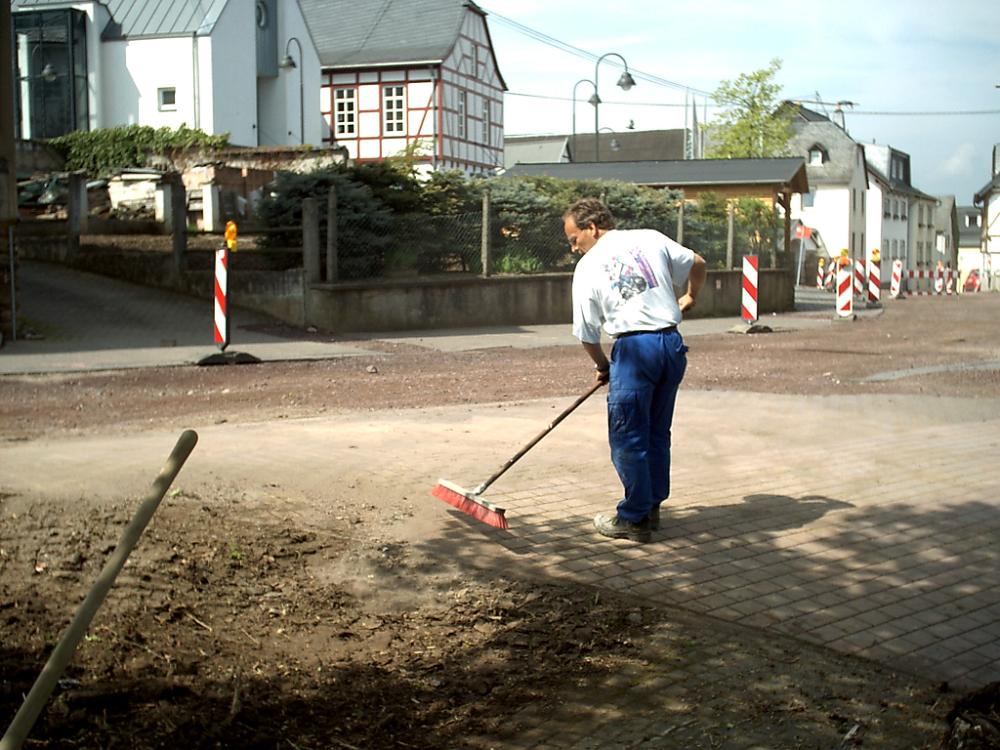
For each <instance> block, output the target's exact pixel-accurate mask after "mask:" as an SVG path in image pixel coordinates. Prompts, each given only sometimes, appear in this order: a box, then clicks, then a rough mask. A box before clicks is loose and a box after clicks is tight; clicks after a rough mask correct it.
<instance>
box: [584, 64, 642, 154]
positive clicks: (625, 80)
mask: <svg viewBox="0 0 1000 750" xmlns="http://www.w3.org/2000/svg"><path fill="white" fill-rule="evenodd" d="M612 56H613V57H617V58H618V59H619V60H621V61H622V65H624V66H625V72H624V73H622V74H621V76H620V77H619V78H618V86H619V88H621V89H622V90H623V91H628V90H629V89H630V88H632V87H633V86H635V79H634V78H632V76H631V74H630V73H629V72H628V63H627V62H625V58H624V57H622V56H621V55H619V54H618V53H617V52H607V53H605V54H603V55H601V56H600V57H599V58H597V62H596V63H595V64H594V98H595V99H596V100H597V101H596V102H594V161H600V160H601V146H600V138H599V137H598V135H599V133H600V127H599V125H600V122H599V121H598V115H599V112H598V105H599V104H600V103H601V99H600V97H599V96H597V69H598V68H599V67H600V66H601V61H602V60H604V58H605V57H612Z"/></svg>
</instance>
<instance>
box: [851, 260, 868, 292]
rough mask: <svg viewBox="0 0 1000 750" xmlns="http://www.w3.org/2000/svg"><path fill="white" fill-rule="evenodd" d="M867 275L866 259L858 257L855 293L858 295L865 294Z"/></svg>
mask: <svg viewBox="0 0 1000 750" xmlns="http://www.w3.org/2000/svg"><path fill="white" fill-rule="evenodd" d="M866 275H867V274H865V261H864V259H863V258H858V259H857V260H856V261H854V294H855V296H857V297H864V296H865V286H866V283H865V282H866Z"/></svg>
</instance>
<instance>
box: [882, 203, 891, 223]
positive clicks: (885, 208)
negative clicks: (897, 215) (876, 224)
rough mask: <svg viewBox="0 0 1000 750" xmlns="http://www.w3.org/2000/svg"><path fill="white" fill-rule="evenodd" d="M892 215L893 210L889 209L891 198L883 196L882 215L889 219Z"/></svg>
mask: <svg viewBox="0 0 1000 750" xmlns="http://www.w3.org/2000/svg"><path fill="white" fill-rule="evenodd" d="M890 215H891V211H890V210H889V199H888V198H883V199H882V216H884V217H885V218H887V219H888V218H889V216H890Z"/></svg>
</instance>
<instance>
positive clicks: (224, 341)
mask: <svg viewBox="0 0 1000 750" xmlns="http://www.w3.org/2000/svg"><path fill="white" fill-rule="evenodd" d="M230 250H233V251H235V250H236V222H234V221H228V222H226V244H225V245H223V246H222V248H220V249H219V250H216V251H215V344H216V346H218V347H219V351H222V352H224V351H225V350H226V347H227V346H229V300H228V296H229V251H230Z"/></svg>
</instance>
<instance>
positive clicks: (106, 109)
mask: <svg viewBox="0 0 1000 750" xmlns="http://www.w3.org/2000/svg"><path fill="white" fill-rule="evenodd" d="M12 10H13V11H14V12H13V17H12V23H13V27H14V57H15V65H16V70H15V84H16V85H15V99H16V102H15V104H16V107H17V118H16V119H17V135H18V137H20V138H25V139H27V138H46V137H52V136H57V135H63V134H65V133H69V132H71V131H73V130H81V129H82V130H94V129H97V128H108V127H115V126H119V125H133V124H134V125H149V126H152V127H164V126H165V127H171V128H176V127H179V126H181V125H186V126H188V127H191V128H196V129H200V130H203V131H205V132H206V133H210V134H223V133H228V134H229V140H230V142H231V143H233V144H234V145H240V146H257V145H296V144H300V143H307V144H310V143H311V144H315V145H319V144H320V143H321V142H322V141H323V137H324V128H323V120H322V118H321V116H320V109H319V101H318V96H317V95H316V92H317V91H319V88H320V75H319V58H318V56H317V53H316V49H315V46H314V44H313V42H312V37H311V35H310V33H309V29H308V27H307V26H306V23H305V19H304V17H303V15H302V12H301V10H300V8H299V4H298V2H296V1H295V0H281V1H280V2H279V0H256V1H255V0H102V1H101V2H98V1H97V0H77V1H76V2H66V1H65V0H12ZM282 63H285V66H284V67H282V66H281V64H282ZM293 66H294V67H293Z"/></svg>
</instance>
